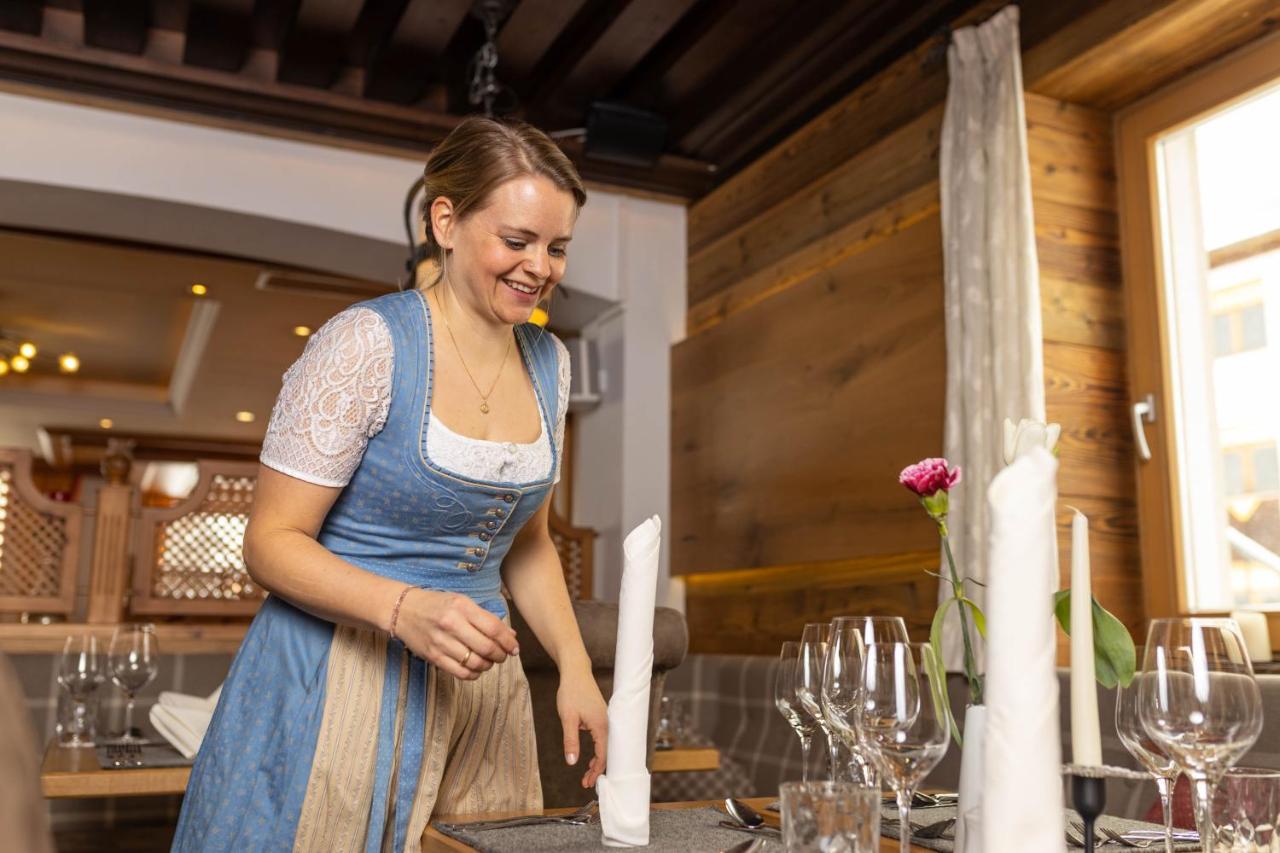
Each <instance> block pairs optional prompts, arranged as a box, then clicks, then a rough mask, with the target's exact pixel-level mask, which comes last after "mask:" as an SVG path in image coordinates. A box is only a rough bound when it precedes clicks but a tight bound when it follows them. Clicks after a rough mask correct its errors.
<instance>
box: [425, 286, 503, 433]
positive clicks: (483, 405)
mask: <svg viewBox="0 0 1280 853" xmlns="http://www.w3.org/2000/svg"><path fill="white" fill-rule="evenodd" d="M436 301H437V302H439V303H440V319H442V320H444V329H445V331H446V332H448V333H449V340H451V341H453V349H454V352H456V353H457V354H458V361H459V362H460V363H461V364H462V369H463V370H464V371H466V374H467V378H468V379H470V380H471V384H472V385H473V386H475V389H476V393H477V394H479V395H480V413H481V414H482V415H487V414H489V397H490V395H492V394H493V389H494V388H497V387H498V380H499V379H501V378H502V371H503V368H505V367H506V366H507V361H508V360H509V359H510V356H511V345H512V343H513V342H514V340H515V335H514V334H513V335H512V336H511V337H509V338H507V351H506V352H505V353H503V355H502V364H500V365H498V375H497V376H495V377H493V384H492V385H490V386H489V393H488V394H486V393H484V392H483V391H481V390H480V383H479V382H476V378H475V377H474V376H472V375H471V368H469V367H467V360H466V359H465V358H463V357H462V347H460V346H458V339H457V338H455V337H454V336H453V327H452V326H450V325H449V315H448V314H446V313H445V310H444V300H443V299H440V298H439V297H436Z"/></svg>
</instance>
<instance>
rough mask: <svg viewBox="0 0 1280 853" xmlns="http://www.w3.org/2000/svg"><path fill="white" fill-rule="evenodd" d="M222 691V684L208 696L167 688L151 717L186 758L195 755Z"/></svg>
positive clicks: (153, 723) (154, 706) (161, 733)
mask: <svg viewBox="0 0 1280 853" xmlns="http://www.w3.org/2000/svg"><path fill="white" fill-rule="evenodd" d="M221 693H222V687H221V685H219V686H218V689H217V690H215V691H213V693H211V694H209V696H207V697H206V696H191V695H188V694H186V693H174V692H173V691H170V690H165V691H163V692H161V694H160V699H159V701H158V702H156V704H154V705H152V706H151V711H150V712H149V713H148V714H147V717H148V718H149V719H150V720H151V725H153V726H155V729H156V731H157V732H159V733H160V735H161V737H163V738H164V739H165V740H167V741H169V743H171V744H173V747H174V749H176V750H178V752H180V753H182V755H183V757H184V758H195V756H196V753H197V752H199V751H200V744H201V743H202V742H203V741H204V733H205V732H206V731H207V730H208V728H209V721H210V720H212V719H213V709H214V708H216V707H217V705H218V696H219V695H221Z"/></svg>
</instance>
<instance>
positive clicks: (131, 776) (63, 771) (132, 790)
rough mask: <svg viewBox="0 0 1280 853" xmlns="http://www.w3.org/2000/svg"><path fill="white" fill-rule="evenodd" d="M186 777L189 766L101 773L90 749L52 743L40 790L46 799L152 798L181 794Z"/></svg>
mask: <svg viewBox="0 0 1280 853" xmlns="http://www.w3.org/2000/svg"><path fill="white" fill-rule="evenodd" d="M190 778H191V768H190V767H139V768H137V769H134V770H104V769H103V768H102V767H101V766H100V765H99V764H98V753H97V751H96V750H94V749H93V748H91V747H78V748H70V747H64V746H62V745H61V744H59V743H58V742H57V741H56V740H52V741H50V742H49V745H48V746H47V747H46V748H45V751H44V761H43V763H42V764H41V767H40V790H41V792H42V793H43V794H44V796H45V797H46V798H47V799H74V798H81V797H84V798H88V797H156V796H164V795H166V794H182V793H185V792H186V790H187V782H188V780H189V779H190Z"/></svg>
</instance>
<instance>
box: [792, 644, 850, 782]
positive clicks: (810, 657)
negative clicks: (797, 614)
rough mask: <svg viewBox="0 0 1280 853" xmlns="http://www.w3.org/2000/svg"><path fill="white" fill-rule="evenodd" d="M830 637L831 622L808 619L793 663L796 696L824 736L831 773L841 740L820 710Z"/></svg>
mask: <svg viewBox="0 0 1280 853" xmlns="http://www.w3.org/2000/svg"><path fill="white" fill-rule="evenodd" d="M830 641H831V625H829V624H828V623H825V622H810V623H809V624H807V625H805V626H804V633H803V634H802V635H801V636H800V660H799V661H798V662H797V663H796V698H798V699H799V700H800V707H801V708H803V709H804V712H805V713H806V714H808V715H809V716H810V717H811V718H813V721H814V722H815V723H817V724H818V728H820V729H822V734H823V737H825V738H826V739H827V755H828V756H829V757H830V760H831V768H830V769H831V777H832V779H834V778H835V776H836V771H837V768H839V766H840V753H839V745H840V741H839V739H838V738H837V737H835V736H834V735H832V733H831V726H830V725H829V724H828V723H827V718H826V715H825V714H823V713H822V675H823V667H824V666H825V664H826V662H827V648H828V647H829V645H830Z"/></svg>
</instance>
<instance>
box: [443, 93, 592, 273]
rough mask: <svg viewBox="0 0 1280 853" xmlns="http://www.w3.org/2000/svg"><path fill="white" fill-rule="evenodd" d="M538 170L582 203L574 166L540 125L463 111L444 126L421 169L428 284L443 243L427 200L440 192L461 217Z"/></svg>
mask: <svg viewBox="0 0 1280 853" xmlns="http://www.w3.org/2000/svg"><path fill="white" fill-rule="evenodd" d="M525 176H540V177H544V178H547V179H548V180H550V181H551V182H552V183H553V184H555V185H556V186H557V187H559V188H560V189H562V190H564V191H566V192H568V193H570V194H571V195H572V196H573V200H574V203H576V204H577V206H578V207H579V208H581V207H582V206H583V205H584V204H586V203H587V191H586V188H585V187H583V184H582V178H581V176H579V175H578V170H577V169H576V168H575V167H574V165H573V163H572V162H571V161H570V160H569V158H568V157H567V156H565V153H564V152H563V151H561V150H560V148H559V146H557V145H556V144H555V143H554V142H552V141H551V138H550V137H548V136H547V135H546V134H545V133H543V132H542V131H541V130H538V129H537V128H536V127H534V126H533V125H531V124H528V123H526V122H523V121H498V120H496V119H491V118H487V117H485V116H468V117H467V118H465V119H463V120H462V122H461V123H460V124H459V125H458V126H457V127H455V128H454V129H453V130H452V131H450V133H449V135H448V136H446V137H445V139H444V141H443V142H441V143H440V144H439V145H437V146H436V147H435V149H434V150H433V151H432V152H431V156H429V157H428V158H427V165H426V168H425V169H424V170H423V175H422V179H423V197H422V210H421V215H422V220H423V223H424V225H425V231H426V236H425V238H424V240H423V250H424V251H423V254H422V256H421V257H422V260H423V261H425V262H430V263H432V264H433V265H434V266H435V277H434V279H433V280H432V281H431V282H430V283H429V284H427V285H426V286H427V287H434V286H435V285H437V284H439V283H440V280H441V278H442V277H443V276H444V254H445V253H444V248H443V247H442V246H441V245H440V244H439V243H437V242H436V239H435V233H434V232H433V230H432V228H431V205H432V203H433V202H434V201H435V200H436V199H437V198H440V197H441V196H443V197H444V198H447V199H449V201H450V202H452V204H453V215H454V216H455V217H456V218H457V219H465V218H466V217H467V216H469V215H470V214H472V213H475V212H476V211H478V210H480V209H482V208H483V207H484V206H485V205H486V204H487V203H488V201H489V196H490V195H491V194H492V193H493V191H494V190H495V189H496V188H497V187H499V186H500V185H502V184H504V183H506V182H507V181H509V180H512V179H513V178H520V177H525Z"/></svg>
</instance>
